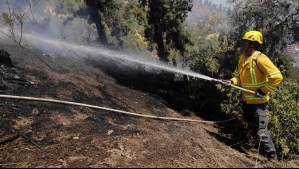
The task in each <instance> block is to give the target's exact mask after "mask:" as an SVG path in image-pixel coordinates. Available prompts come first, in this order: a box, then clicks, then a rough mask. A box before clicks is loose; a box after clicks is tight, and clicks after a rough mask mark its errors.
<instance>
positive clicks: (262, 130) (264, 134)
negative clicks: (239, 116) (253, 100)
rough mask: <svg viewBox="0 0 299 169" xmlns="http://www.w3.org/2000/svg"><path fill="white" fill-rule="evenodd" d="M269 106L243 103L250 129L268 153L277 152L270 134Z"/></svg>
mask: <svg viewBox="0 0 299 169" xmlns="http://www.w3.org/2000/svg"><path fill="white" fill-rule="evenodd" d="M267 107H268V104H267V103H265V104H246V103H243V111H244V118H245V120H246V121H247V123H248V127H249V129H250V130H251V131H253V133H254V134H255V137H256V136H258V138H259V139H260V141H261V148H262V149H263V150H264V151H266V153H271V152H274V151H276V149H275V145H274V143H273V141H272V139H271V137H270V135H269V132H268V113H267Z"/></svg>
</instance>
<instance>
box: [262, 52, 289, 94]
mask: <svg viewBox="0 0 299 169" xmlns="http://www.w3.org/2000/svg"><path fill="white" fill-rule="evenodd" d="M257 64H258V65H257V66H258V67H259V68H260V69H261V71H262V72H263V73H264V75H266V76H267V78H268V82H267V83H266V84H265V85H264V86H263V87H262V88H261V91H262V92H263V93H265V94H267V93H271V92H273V91H274V90H275V89H276V88H277V86H278V85H279V84H280V83H281V81H282V80H283V76H282V74H281V72H280V70H279V69H278V68H277V67H276V66H275V65H274V64H273V63H272V61H271V60H270V59H269V58H268V57H266V56H264V57H259V58H258V60H257Z"/></svg>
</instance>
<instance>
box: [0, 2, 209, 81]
mask: <svg viewBox="0 0 299 169" xmlns="http://www.w3.org/2000/svg"><path fill="white" fill-rule="evenodd" d="M1 1H2V2H3V3H4V4H5V2H8V4H5V5H4V4H2V5H1V6H0V8H1V9H2V10H3V11H4V9H7V8H10V9H12V10H13V11H16V12H19V13H26V16H27V19H26V21H25V28H26V31H25V33H24V34H23V37H24V39H25V41H26V43H28V44H30V45H32V46H34V47H36V48H38V49H40V50H41V51H43V52H44V53H45V54H44V56H49V57H50V56H52V57H53V56H55V55H56V56H66V57H70V56H71V57H72V58H73V59H76V58H87V57H88V58H92V57H94V58H99V57H103V58H105V59H108V60H109V59H111V60H113V59H114V60H115V59H117V60H118V61H119V62H121V63H122V64H123V65H128V66H133V67H134V65H136V64H138V65H143V66H145V68H146V69H147V70H149V71H151V70H155V71H157V70H164V71H169V72H174V73H178V74H183V75H188V76H192V77H195V78H201V79H205V80H211V78H210V77H207V76H204V75H200V74H197V73H195V72H192V71H189V70H182V69H177V68H174V67H171V66H167V65H164V64H161V63H160V62H159V61H158V60H156V59H154V58H151V57H147V56H145V55H138V56H137V55H134V54H132V53H130V55H129V54H123V53H117V52H114V51H111V50H107V49H102V48H99V46H98V45H97V47H92V45H91V44H92V43H91V42H92V41H93V39H92V38H95V37H97V34H96V29H95V27H94V25H90V24H89V23H88V21H87V18H82V17H78V16H74V13H75V12H76V9H75V8H74V6H73V5H72V4H70V3H68V2H70V1H54V0H49V1H40V0H27V1H19V0H11V1H5V0H0V2H1ZM48 54H50V55H48ZM53 59H55V58H53Z"/></svg>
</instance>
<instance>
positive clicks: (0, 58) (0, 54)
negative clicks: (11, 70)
mask: <svg viewBox="0 0 299 169" xmlns="http://www.w3.org/2000/svg"><path fill="white" fill-rule="evenodd" d="M0 65H5V66H8V67H14V65H13V63H12V60H11V58H10V54H9V53H7V52H6V51H5V50H2V49H0Z"/></svg>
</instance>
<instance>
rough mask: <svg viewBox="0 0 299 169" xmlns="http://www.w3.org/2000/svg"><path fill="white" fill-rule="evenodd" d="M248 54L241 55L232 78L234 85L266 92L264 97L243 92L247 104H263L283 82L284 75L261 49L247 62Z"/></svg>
mask: <svg viewBox="0 0 299 169" xmlns="http://www.w3.org/2000/svg"><path fill="white" fill-rule="evenodd" d="M245 58H246V55H245V54H243V55H241V56H240V59H239V63H238V67H237V68H236V70H235V72H234V77H233V78H232V79H231V81H232V82H233V84H234V85H241V87H243V88H245V89H249V90H252V91H257V90H259V89H261V90H262V91H263V92H264V93H266V95H265V97H264V98H259V97H256V96H255V95H254V94H251V93H248V92H243V93H242V96H243V100H244V101H245V102H246V103H247V104H262V103H266V102H268V101H269V99H270V96H269V94H270V93H271V92H272V91H274V90H275V89H276V87H277V86H278V85H279V84H280V83H281V81H282V79H283V77H282V74H281V72H280V71H279V70H278V68H277V67H276V66H275V65H274V64H273V63H272V62H271V60H270V59H269V58H268V57H267V56H266V55H264V54H262V53H261V52H259V51H255V52H254V53H253V54H252V55H251V57H250V58H249V59H248V60H247V61H246V62H245Z"/></svg>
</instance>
